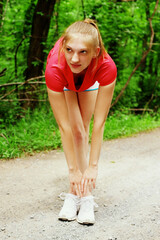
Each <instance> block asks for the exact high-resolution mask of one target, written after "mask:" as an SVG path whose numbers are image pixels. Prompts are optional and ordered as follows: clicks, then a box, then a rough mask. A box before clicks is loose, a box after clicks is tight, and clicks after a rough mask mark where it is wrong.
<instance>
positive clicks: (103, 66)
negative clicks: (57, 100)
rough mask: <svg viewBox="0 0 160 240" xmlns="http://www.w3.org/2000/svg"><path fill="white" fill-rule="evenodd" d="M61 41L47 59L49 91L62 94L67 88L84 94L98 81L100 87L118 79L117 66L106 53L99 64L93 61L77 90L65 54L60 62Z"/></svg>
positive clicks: (46, 74) (46, 72)
mask: <svg viewBox="0 0 160 240" xmlns="http://www.w3.org/2000/svg"><path fill="white" fill-rule="evenodd" d="M61 41H62V38H60V39H59V40H58V41H57V42H56V44H55V46H54V48H52V50H51V51H50V53H49V55H48V58H47V66H46V71H45V79H46V85H47V87H48V88H49V89H51V90H53V91H56V92H61V91H63V88H64V87H66V88H68V89H69V90H72V91H75V92H82V91H84V90H86V89H88V88H89V87H91V86H92V85H93V84H94V83H95V82H96V81H98V82H99V84H100V86H106V85H108V84H110V83H112V82H113V81H114V80H115V79H116V76H117V68H116V65H115V63H114V61H113V60H112V58H111V57H110V56H109V54H107V53H106V54H105V55H104V56H103V57H100V58H99V59H98V62H97V63H96V59H92V61H91V63H90V65H89V66H88V69H87V71H86V73H85V76H84V79H83V82H82V85H81V86H80V88H79V89H78V90H77V89H76V87H75V83H74V78H73V73H72V71H71V69H70V67H69V66H68V64H67V62H66V59H65V56H64V53H63V52H61V54H60V60H59V61H58V53H59V46H60V43H61ZM96 64H97V65H96ZM95 65H96V68H95Z"/></svg>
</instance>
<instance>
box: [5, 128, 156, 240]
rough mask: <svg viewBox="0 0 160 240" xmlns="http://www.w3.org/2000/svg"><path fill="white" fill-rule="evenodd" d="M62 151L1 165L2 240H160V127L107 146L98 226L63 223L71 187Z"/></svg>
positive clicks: (101, 174) (99, 183)
mask: <svg viewBox="0 0 160 240" xmlns="http://www.w3.org/2000/svg"><path fill="white" fill-rule="evenodd" d="M67 173H68V170H67V165H66V162H65V159H64V154H63V152H61V151H51V152H49V153H41V154H36V155H35V156H33V157H28V158H23V159H16V160H13V161H8V162H3V161H1V162H0V239H1V240H48V239H51V240H55V239H59V240H82V239H83V240H95V239H100V240H102V239H104V240H128V239H129V240H160V128H159V129H156V130H154V131H151V132H147V133H142V134H139V135H136V136H134V137H131V138H125V139H118V140H112V141H107V142H104V144H103V147H102V152H101V157H100V162H99V175H98V179H97V187H96V189H95V190H94V196H96V197H97V199H96V202H97V204H98V205H99V208H98V211H97V212H96V213H95V216H96V223H95V225H94V226H91V227H87V226H82V225H80V224H78V223H77V222H76V221H74V222H60V221H58V220H57V215H58V213H59V210H60V208H61V206H62V204H63V202H62V201H61V200H60V199H59V198H58V195H59V194H60V193H61V192H62V191H64V192H65V191H67V188H68V176H67Z"/></svg>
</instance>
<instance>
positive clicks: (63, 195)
mask: <svg viewBox="0 0 160 240" xmlns="http://www.w3.org/2000/svg"><path fill="white" fill-rule="evenodd" d="M59 197H60V199H61V200H63V201H64V200H65V199H66V198H72V199H73V200H76V205H77V206H80V205H81V204H83V203H84V202H87V203H88V204H87V205H88V206H89V207H91V206H92V204H93V206H94V207H95V208H98V204H97V203H96V202H95V201H94V199H95V197H93V196H92V197H90V198H88V197H83V198H79V197H78V196H76V197H75V196H74V195H72V194H69V193H65V192H62V193H61V194H60V195H59Z"/></svg>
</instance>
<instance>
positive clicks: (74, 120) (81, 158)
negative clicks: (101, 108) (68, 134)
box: [65, 91, 98, 173]
mask: <svg viewBox="0 0 160 240" xmlns="http://www.w3.org/2000/svg"><path fill="white" fill-rule="evenodd" d="M97 92H98V91H86V92H80V93H75V92H73V91H66V92H65V97H66V102H67V107H68V114H69V121H70V125H71V129H72V133H73V139H74V147H75V154H76V159H77V163H78V165H79V168H80V170H81V172H82V173H83V172H84V171H85V170H86V168H87V166H88V164H87V153H88V135H89V125H90V120H91V117H92V115H93V112H94V107H95V101H96V97H97Z"/></svg>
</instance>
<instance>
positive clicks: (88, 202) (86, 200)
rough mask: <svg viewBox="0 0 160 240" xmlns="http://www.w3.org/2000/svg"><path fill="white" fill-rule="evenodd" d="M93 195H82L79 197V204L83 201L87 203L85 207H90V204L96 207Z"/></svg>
mask: <svg viewBox="0 0 160 240" xmlns="http://www.w3.org/2000/svg"><path fill="white" fill-rule="evenodd" d="M94 199H95V198H94V197H91V198H88V197H84V198H81V200H80V204H83V203H85V204H86V203H87V204H86V205H87V207H88V208H91V206H92V204H93V206H94V207H95V208H98V204H97V203H96V202H95V201H94Z"/></svg>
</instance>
